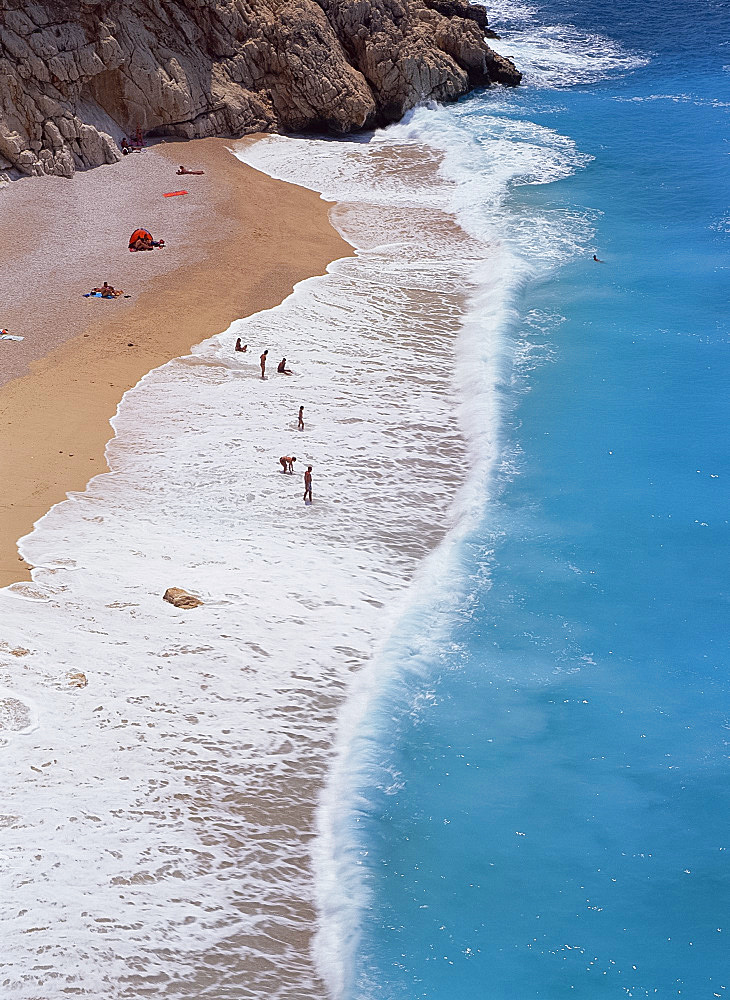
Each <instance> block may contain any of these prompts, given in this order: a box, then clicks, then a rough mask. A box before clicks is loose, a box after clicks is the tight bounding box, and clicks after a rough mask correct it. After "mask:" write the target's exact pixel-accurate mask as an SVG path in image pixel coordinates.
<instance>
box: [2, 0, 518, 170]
mask: <svg viewBox="0 0 730 1000" xmlns="http://www.w3.org/2000/svg"><path fill="white" fill-rule="evenodd" d="M487 30H488V29H487V19H486V14H485V11H484V8H483V7H478V6H476V5H472V4H471V3H469V2H468V0H0V170H8V169H10V168H13V169H14V170H15V172H16V174H17V173H18V172H19V173H21V174H41V173H51V174H60V175H63V176H67V177H68V176H70V175H71V174H72V173H73V172H74V170H75V169H77V168H85V167H91V166H96V165H98V164H101V163H111V162H114V161H115V160H117V159H119V156H120V152H119V145H118V144H119V142H120V140H121V138H122V136H123V135H124V134H127V135H128V134H129V133H130V132H132V131H133V130H134V129H136V128H137V127H139V128H141V129H142V130H143V131H144V132H147V133H149V132H153V133H156V134H157V135H175V136H182V137H186V138H196V137H201V136H210V135H225V136H239V135H244V134H247V133H250V132H256V131H277V130H278V131H285V130H288V131H306V130H317V131H331V132H335V133H345V132H350V131H353V130H356V129H361V128H368V127H373V126H375V125H379V124H384V123H386V122H389V121H393V120H397V119H398V118H400V117H401V116H402V115H403V114H404V112H405V111H407V110H408V109H409V108H412V107H414V106H415V105H416V104H418V103H419V102H422V101H426V100H432V99H437V100H454V99H456V98H457V97H459V96H460V95H461V94H464V93H466V92H467V91H468V90H469V89H470V88H471V87H473V86H478V85H484V84H488V83H490V82H496V83H502V84H507V85H515V84H517V83H519V80H520V74H519V73H518V72H517V70H516V69H515V67H514V66H513V65H512V63H511V62H509V60H507V59H504V58H502V57H501V56H499V55H497V54H496V53H495V52H493V51H492V50H491V49H490V48H489V46H488V45H487V44H486V41H485V32H487ZM490 34H491V33H490Z"/></svg>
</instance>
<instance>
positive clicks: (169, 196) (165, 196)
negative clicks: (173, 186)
mask: <svg viewBox="0 0 730 1000" xmlns="http://www.w3.org/2000/svg"><path fill="white" fill-rule="evenodd" d="M176 194H187V191H168V192H167V194H163V196H162V197H163V198H174V197H175V195H176Z"/></svg>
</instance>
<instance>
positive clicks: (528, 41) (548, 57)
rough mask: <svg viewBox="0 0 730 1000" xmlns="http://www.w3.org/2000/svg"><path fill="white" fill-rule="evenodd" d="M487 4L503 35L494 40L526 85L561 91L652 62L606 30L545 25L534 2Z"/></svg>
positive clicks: (493, 45)
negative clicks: (518, 70)
mask: <svg viewBox="0 0 730 1000" xmlns="http://www.w3.org/2000/svg"><path fill="white" fill-rule="evenodd" d="M488 6H489V16H490V23H491V24H492V25H493V26H497V27H498V30H499V34H500V38H499V39H495V40H494V41H490V45H491V46H492V47H493V48H494V49H495V51H497V52H499V53H500V55H503V56H507V57H508V58H509V59H512V60H513V61H514V63H515V65H516V66H518V67H519V69H520V70H521V71H522V73H523V84H524V85H525V86H528V87H536V88H540V89H558V90H559V89H562V88H565V87H573V86H576V85H583V86H585V85H586V84H591V83H596V82H597V81H598V80H603V79H606V78H607V77H612V76H618V75H621V74H624V73H628V72H630V71H631V70H634V69H638V68H639V67H640V66H645V65H646V64H647V63H648V62H650V59H651V56H650V55H649V54H647V53H641V52H633V51H631V50H629V49H626V48H624V47H623V46H622V45H620V44H619V43H618V42H616V41H614V40H613V39H611V38H608V37H606V36H605V35H597V34H592V33H590V32H584V31H580V30H579V29H578V28H576V27H575V26H574V25H571V24H541V23H540V20H539V17H540V14H539V9H538V8H537V7H534V6H532V5H525V4H518V3H512V2H511V0H495V2H494V3H492V2H491V0H490V3H489V5H488Z"/></svg>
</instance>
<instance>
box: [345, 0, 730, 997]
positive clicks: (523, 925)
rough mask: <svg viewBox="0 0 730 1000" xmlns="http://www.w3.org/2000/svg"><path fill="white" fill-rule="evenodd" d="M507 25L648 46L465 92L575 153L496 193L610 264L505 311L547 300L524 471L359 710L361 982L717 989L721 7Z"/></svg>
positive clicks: (496, 497) (728, 948)
mask: <svg viewBox="0 0 730 1000" xmlns="http://www.w3.org/2000/svg"><path fill="white" fill-rule="evenodd" d="M521 24H523V26H524V30H525V32H529V31H533V32H534V31H535V29H536V28H539V27H540V26H541V25H552V26H555V25H562V26H565V25H571V26H573V27H574V28H575V29H576V37H577V36H578V35H580V34H581V33H583V34H598V35H602V36H605V37H606V38H608V39H611V40H612V41H613V42H615V43H616V44H617V45H618V46H619V47H620V48H621V49H622V50H624V51H631V52H635V53H641V54H644V55H645V56H646V57H648V61H647V62H646V64H645V65H643V66H637V67H635V68H633V69H628V70H624V71H621V70H619V69H616V70H614V71H607V72H606V73H605V74H603V75H602V76H601V78H599V79H596V80H593V81H591V82H588V83H583V84H581V85H579V86H574V87H565V86H558V89H553V88H551V87H546V86H542V87H531V86H529V85H528V86H526V87H525V88H523V89H522V90H520V91H516V92H515V93H514V94H509V95H507V96H506V97H505V95H504V94H500V95H499V97H498V98H496V97H495V96H494V94H491V93H486V94H479V95H473V96H471V97H470V98H468V99H467V100H466V101H464V102H461V104H460V105H459V108H458V113H459V114H460V115H461V116H462V120H463V119H464V115H466V116H467V118H469V119H470V120H471V123H472V127H473V129H474V134H475V136H478V135H479V133H480V127H481V126H480V120H481V118H482V116H484V115H485V114H492V113H493V110H494V109H493V105H494V102H495V100H498V101H499V106H500V109H501V110H500V113H501V114H504V115H506V116H507V117H512V118H514V119H516V120H520V121H532V122H535V123H537V124H539V125H543V126H546V127H549V128H550V129H554V130H555V131H556V132H559V133H561V134H562V135H564V136H568V137H570V138H571V139H572V140H574V142H575V144H576V146H577V149H578V150H579V151H580V152H581V153H584V154H587V155H588V156H592V157H593V159H592V160H591V161H590V162H589V163H587V165H586V166H585V167H583V168H582V169H578V170H576V171H575V172H574V173H573V174H572V175H571V176H569V177H567V178H565V179H563V180H558V181H556V182H554V183H552V184H541V185H536V186H528V187H525V186H522V187H516V188H515V189H514V191H513V193H512V195H511V199H510V205H509V206H508V209H509V210H513V211H515V212H516V213H517V212H520V213H523V214H524V212H525V211H529V210H530V209H531V208H534V209H535V210H539V211H540V212H541V213H543V214H547V215H548V216H549V215H550V214H551V213H552V214H553V215H555V217H556V218H557V217H559V216H560V214H561V213H567V214H569V215H577V216H581V217H584V218H589V219H590V220H591V223H592V225H593V228H594V230H595V235H594V237H593V240H594V245H593V246H592V247H591V248H590V253H592V252H593V251H594V250H595V251H596V252H597V254H598V256H599V257H600V258H601V259H602V260H603V261H605V263H600V264H595V263H593V261H592V260H591V257H590V254H589V253H578V254H576V255H575V256H573V257H572V258H571V259H570V260H568V261H567V262H566V263H564V264H563V265H562V266H561V267H560V268H557V269H553V270H552V271H551V272H550V273H546V272H544V271H542V272H541V273H540V274H539V275H538V276H537V277H536V278H535V279H534V280H532V281H531V282H529V283H528V284H527V286H526V287H525V288H524V289H523V290H522V291H521V293H520V300H519V302H518V306H519V312H520V315H521V317H522V320H521V321H520V322H518V324H517V327H516V328H513V329H511V330H505V331H504V335H505V336H506V337H510V338H514V339H515V340H517V341H519V340H520V338H527V339H528V340H529V338H530V337H531V336H534V332H532V330H533V327H534V317H535V316H550V317H560V321H559V322H558V321H554V322H552V324H551V325H549V328H545V329H543V330H542V335H543V339H546V340H547V342H548V343H547V346H546V348H545V350H544V351H543V356H544V361H543V363H541V364H539V365H537V366H535V367H534V368H533V370H531V371H530V372H529V373H527V374H526V375H525V373H520V377H519V378H514V379H512V380H510V378H509V377H508V376H509V373H506V375H505V381H504V387H503V389H502V393H503V402H502V411H503V414H502V420H503V430H502V441H503V448H504V450H505V453H507V452H509V453H511V454H512V455H513V457H514V456H516V460H517V466H518V471H517V473H516V474H513V473H510V474H509V475H508V474H506V473H504V474H502V475H501V477H500V474H499V473H498V474H497V475H496V476H495V479H494V481H493V482H491V483H490V484H489V497H490V498H489V500H488V501H487V502H486V503H485V507H484V515H483V520H482V523H481V526H480V528H479V530H478V531H476V532H474V533H473V534H472V535H471V536H470V537H469V539H468V540H467V542H466V543H464V544H463V546H462V549H461V551H460V552H459V557H458V558H459V560H460V567H461V573H462V577H463V580H464V598H463V601H462V602H461V610H460V611H459V613H457V614H455V615H452V616H451V618H450V620H449V625H448V630H447V631H448V634H447V635H446V636H445V638H442V640H441V641H440V642H439V644H438V646H437V647H435V648H434V649H433V650H432V652H431V653H430V655H429V656H427V657H425V659H424V657H423V654H422V653H420V654H419V656H420V660H419V662H418V664H416V665H415V666H416V667H417V669H409V667H411V666H414V665H412V664H408V663H407V662H402V663H400V664H398V667H399V670H397V671H396V673H395V676H394V678H393V680H392V681H391V682H390V683H389V684H388V685H387V686H386V689H384V691H383V695H382V698H381V701H380V704H379V708H378V712H379V718H378V719H374V720H372V722H373V725H374V727H375V729H376V730H377V731H378V732H379V734H380V741H381V745H380V748H379V752H380V755H381V764H382V769H381V770H379V771H375V772H374V776H373V780H372V784H371V785H369V786H366V787H365V788H363V792H364V793H365V795H366V797H367V799H368V801H369V802H370V808H369V809H368V810H366V811H365V812H364V813H363V815H362V817H361V821H360V834H359V836H360V840H361V843H362V845H363V848H364V849H366V850H367V851H368V854H367V857H366V861H365V865H366V870H367V878H368V885H369V888H370V892H371V901H370V905H369V908H368V909H367V911H366V912H365V913H364V914H363V925H362V939H361V942H360V947H359V952H358V955H357V963H356V968H355V970H354V973H353V977H354V978H353V983H352V987H351V990H350V994H351V996H352V997H353V998H357V1000H361V998H365V997H371V996H373V997H374V996H383V997H386V998H389V997H427V998H430V1000H436V998H459V1000H472V998H482V997H483V998H489V1000H506V998H510V1000H514V998H517V1000H531V998H537V997H540V998H556V1000H558V998H560V1000H562V998H566V997H569V996H577V997H581V998H590V1000H593V998H604V997H606V998H609V997H610V998H613V997H616V998H619V997H624V996H634V997H643V996H658V997H669V996H680V995H681V996H686V997H690V998H692V1000H696V998H697V1000H698V998H704V997H708V998H711V997H713V996H718V997H724V996H727V995H730V766H729V765H730V754H729V752H728V749H729V747H730V681H729V680H728V666H729V660H730V657H729V656H728V620H729V618H730V616H729V615H728V596H729V592H730V584H729V581H728V565H729V564H730V544H729V542H728V520H729V514H728V483H729V482H730V461H729V458H730V455H729V450H730V449H729V448H728V426H729V425H730V375H729V372H730V365H729V362H730V324H729V323H728V315H727V307H728V294H727V292H728V275H729V273H730V271H729V268H730V253H729V251H728V237H729V234H730V185H729V184H728V180H727V172H728V153H730V144H729V143H728V130H727V125H728V112H729V111H730V108H729V107H728V106H727V104H728V102H730V72H729V71H728V68H729V67H730V44H728V41H727V40H728V39H729V38H730V7H729V5H728V4H727V3H717V2H712V0H704V2H702V3H699V2H695V3H682V4H680V3H678V2H676V0H668V2H666V3H659V2H657V0H647V2H644V3H640V2H637V0H622V2H620V3H619V4H609V5H607V4H603V3H598V2H596V0H586V2H583V3H580V4H578V3H577V0H575V2H573V0H544V2H542V3H540V5H539V6H538V7H536V8H535V10H534V15H533V16H532V17H531V19H530V22H529V24H527V23H526V22H524V23H523V22H520V19H519V17H518V16H517V15H515V18H514V21H513V23H510V22H509V19H507V21H506V26H507V28H508V29H509V30H510V31H511V32H512V33H513V34H514V35H519V32H520V30H522V29H521ZM495 26H496V27H500V25H498V24H496V23H495ZM599 76H600V74H599ZM522 252H524V246H523V247H522ZM531 323H532V326H531ZM407 627H408V626H407V623H405V624H404V628H407ZM385 774H387V775H388V780H387V781H385V780H384V778H383V775H385Z"/></svg>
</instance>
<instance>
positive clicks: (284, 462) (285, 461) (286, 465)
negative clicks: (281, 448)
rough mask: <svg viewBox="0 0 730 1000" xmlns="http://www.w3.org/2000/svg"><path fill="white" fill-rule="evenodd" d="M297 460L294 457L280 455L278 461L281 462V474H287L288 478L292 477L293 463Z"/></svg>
mask: <svg viewBox="0 0 730 1000" xmlns="http://www.w3.org/2000/svg"><path fill="white" fill-rule="evenodd" d="M296 460H297V456H296V455H282V456H281V458H280V459H279V461H280V462H281V470H282V472H288V473H289V475H290V476H293V475H294V463H295V462H296Z"/></svg>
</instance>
